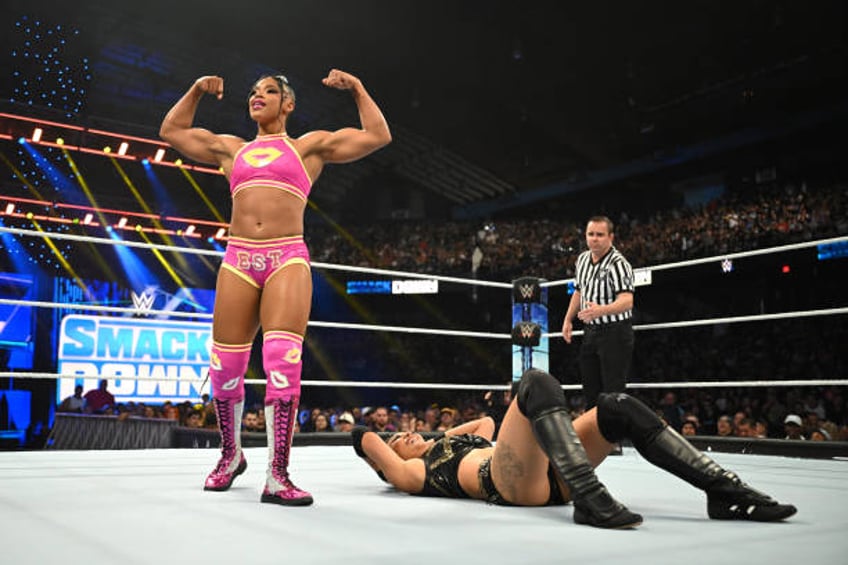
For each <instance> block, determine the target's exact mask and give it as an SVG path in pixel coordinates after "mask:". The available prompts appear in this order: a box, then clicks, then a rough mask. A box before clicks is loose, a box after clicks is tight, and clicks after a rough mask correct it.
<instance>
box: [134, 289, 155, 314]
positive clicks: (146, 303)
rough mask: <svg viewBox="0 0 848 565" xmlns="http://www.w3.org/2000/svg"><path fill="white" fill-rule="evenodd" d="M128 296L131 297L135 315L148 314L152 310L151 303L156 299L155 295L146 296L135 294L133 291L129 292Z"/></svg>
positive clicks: (144, 293)
mask: <svg viewBox="0 0 848 565" xmlns="http://www.w3.org/2000/svg"><path fill="white" fill-rule="evenodd" d="M130 294H131V295H132V303H133V308H134V309H135V313H136V314H148V313H149V312H150V311H151V310H153V301H154V300H155V299H156V296H155V295H153V294H147V293H146V292H142V293H141V294H136V293H135V292H133V291H130Z"/></svg>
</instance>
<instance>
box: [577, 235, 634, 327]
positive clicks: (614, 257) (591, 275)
mask: <svg viewBox="0 0 848 565" xmlns="http://www.w3.org/2000/svg"><path fill="white" fill-rule="evenodd" d="M576 273H577V276H576V277H575V279H576V280H575V283H574V286H575V288H576V289H577V290H579V291H580V309H581V310H582V309H583V308H585V307H586V305H587V304H588V303H589V302H594V303H595V304H598V305H601V306H605V305H607V304H611V303H612V302H614V301H615V297H616V296H618V293H620V292H633V268H632V267H631V266H630V263H628V262H627V259H625V258H624V255H622V254H621V253H619V252H618V250H617V249H616V248H615V247H611V248H610V250H609V251H607V254H606V255H604V256H603V257H602V258H601V260H600V261H598V262H597V263H596V264H594V265H593V264H592V252H591V251H584V252H583V253H581V254H580V256H579V257H577V264H576ZM632 317H633V310H625V311H624V312H621V313H620V314H613V315H611V316H601V317H600V318H596V319H594V320H592V321H591V322H589V323H590V324H592V325H600V324H609V323H611V322H620V321H622V320H629V319H630V318H632Z"/></svg>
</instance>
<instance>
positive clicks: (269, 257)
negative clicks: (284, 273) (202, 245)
mask: <svg viewBox="0 0 848 565" xmlns="http://www.w3.org/2000/svg"><path fill="white" fill-rule="evenodd" d="M297 263H299V264H301V265H306V268H307V269H308V268H309V249H308V248H307V247H306V243H305V242H304V241H303V236H302V235H293V236H288V237H278V238H275V239H245V238H241V237H230V239H229V242H228V243H227V251H226V253H225V254H224V262H223V263H222V264H221V268H223V269H227V270H228V271H230V272H232V273H234V274H236V275H238V276H239V277H241V278H242V279H244V280H245V281H246V282H248V283H249V284H251V285H252V286H255V287H256V288H264V286H265V284H266V283H267V282H268V279H270V278H271V277H272V276H274V274H275V273H277V272H279V271H280V270H282V269H283V268H285V267H288V266H289V265H294V264H297Z"/></svg>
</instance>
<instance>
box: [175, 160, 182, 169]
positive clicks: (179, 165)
mask: <svg viewBox="0 0 848 565" xmlns="http://www.w3.org/2000/svg"><path fill="white" fill-rule="evenodd" d="M174 164H175V165H176V166H178V167H181V166H182V165H183V160H182V159H177V160H176V161H174Z"/></svg>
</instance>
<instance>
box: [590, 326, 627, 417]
mask: <svg viewBox="0 0 848 565" xmlns="http://www.w3.org/2000/svg"><path fill="white" fill-rule="evenodd" d="M633 341H634V338H633V324H632V323H631V321H630V320H624V321H622V322H612V323H609V324H601V325H597V326H593V325H591V324H587V325H586V326H584V333H583V342H582V345H581V347H580V358H579V361H580V375H581V379H582V381H583V396H585V397H586V409H587V410H588V409H589V408H592V407H594V406H595V405H596V404H597V403H598V395H599V394H600V393H602V392H624V389H625V385H626V384H627V373H628V371H629V370H630V361H631V360H632V358H633Z"/></svg>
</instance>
